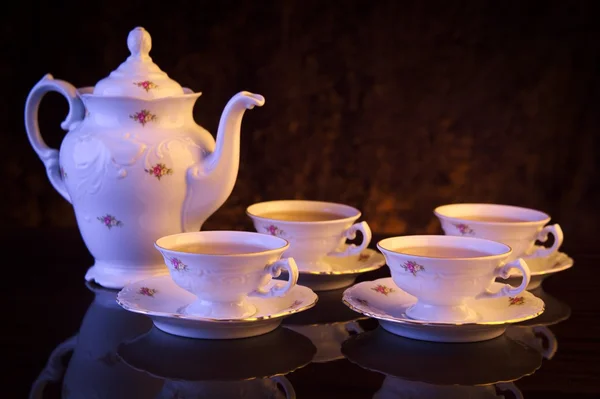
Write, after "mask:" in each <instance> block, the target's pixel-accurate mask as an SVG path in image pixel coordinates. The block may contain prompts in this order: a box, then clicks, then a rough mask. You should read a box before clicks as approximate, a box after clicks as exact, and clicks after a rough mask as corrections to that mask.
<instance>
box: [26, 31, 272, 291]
mask: <svg viewBox="0 0 600 399" xmlns="http://www.w3.org/2000/svg"><path fill="white" fill-rule="evenodd" d="M127 45H128V47H129V50H130V52H131V55H130V56H129V57H128V58H127V60H126V61H125V62H123V63H122V64H121V65H120V66H119V67H118V68H117V69H116V70H115V71H113V72H112V73H111V74H110V75H109V76H108V77H106V78H105V79H103V80H101V81H100V82H98V84H96V86H95V87H86V88H81V89H76V88H75V87H74V86H72V85H71V84H69V83H67V82H65V81H62V80H55V79H54V78H53V77H52V76H51V75H46V76H44V78H42V80H40V81H39V82H38V83H37V84H36V85H35V86H34V87H33V89H32V90H31V92H30V93H29V96H28V97H27V102H26V105H25V126H26V129H27V135H28V137H29V141H30V143H31V145H32V146H33V148H34V150H35V151H36V152H37V154H38V156H39V157H40V159H41V160H42V162H43V163H44V165H45V166H46V172H47V174H48V178H49V179H50V182H51V183H52V185H53V186H54V188H55V189H56V190H57V191H58V192H59V193H60V194H61V195H62V196H63V197H64V198H65V199H66V200H67V201H69V202H70V203H71V204H73V207H74V209H75V216H76V218H77V224H78V226H79V230H80V231H81V234H82V236H83V239H84V241H85V243H86V245H87V247H88V249H89V251H90V252H91V253H92V255H93V256H94V258H95V263H94V265H93V267H91V268H90V269H89V270H88V272H87V273H86V276H85V278H86V280H88V281H91V280H95V281H96V282H97V283H98V284H100V285H102V286H104V287H108V288H122V287H123V286H124V285H126V284H127V283H129V282H131V281H134V280H139V279H143V278H147V277H151V276H155V275H161V274H166V273H168V271H167V269H166V268H165V266H164V263H163V260H162V257H161V255H160V253H159V252H158V251H156V250H154V248H153V244H154V241H155V240H156V239H157V238H159V237H161V236H165V235H169V234H174V233H180V232H187V231H197V230H200V228H201V227H202V224H203V223H204V221H205V220H206V219H207V218H208V217H209V216H210V215H211V214H213V213H214V212H215V211H216V210H217V209H218V208H219V207H220V206H221V205H222V204H223V203H224V202H225V200H226V199H227V198H228V197H229V195H230V194H231V191H232V190H233V186H234V184H235V181H236V178H237V173H238V169H239V155H240V148H239V147H240V127H241V122H242V117H243V115H244V112H245V110H246V109H252V108H253V107H254V106H262V105H263V104H264V102H265V100H264V98H263V97H262V96H261V95H258V94H252V93H249V92H240V93H238V94H236V95H235V96H233V98H231V100H229V102H228V103H227V105H226V106H225V109H224V111H223V114H222V115H221V120H220V123H219V130H218V133H217V139H216V143H215V139H213V137H212V135H211V134H210V133H209V132H208V131H206V130H205V129H204V128H202V127H201V126H199V125H197V124H196V123H195V122H194V119H193V114H192V109H193V107H194V104H195V102H196V100H197V99H198V97H200V95H201V93H199V92H198V93H194V92H192V91H191V90H190V89H187V88H182V87H181V86H180V85H179V84H178V83H177V82H175V81H173V80H171V79H170V78H169V76H168V75H167V74H166V73H165V72H163V71H162V70H161V69H160V68H159V67H158V66H157V65H156V64H155V63H154V62H153V61H152V59H151V58H150V56H149V52H150V48H151V38H150V35H149V34H148V32H147V31H146V30H145V29H144V28H139V27H138V28H135V29H134V30H132V31H131V32H130V33H129V36H128V38H127ZM49 91H56V92H59V93H60V94H62V95H63V96H64V97H65V98H66V99H67V101H68V103H69V113H68V115H67V117H66V119H65V121H64V122H63V123H62V125H61V127H62V128H63V129H64V130H67V131H68V133H67V135H66V137H65V138H64V140H63V142H62V145H61V148H60V152H59V151H57V150H55V149H52V148H49V147H48V146H47V145H46V143H45V142H44V140H43V139H42V137H41V135H40V131H39V127H38V120H37V119H38V108H39V104H40V101H41V100H42V98H43V96H44V95H45V94H46V93H47V92H49Z"/></svg>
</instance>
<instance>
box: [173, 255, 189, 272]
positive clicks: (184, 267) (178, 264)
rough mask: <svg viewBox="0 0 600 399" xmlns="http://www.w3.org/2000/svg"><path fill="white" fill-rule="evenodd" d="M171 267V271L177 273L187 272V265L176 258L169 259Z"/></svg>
mask: <svg viewBox="0 0 600 399" xmlns="http://www.w3.org/2000/svg"><path fill="white" fill-rule="evenodd" d="M171 265H173V269H175V270H177V271H178V272H182V271H185V270H187V265H185V264H184V263H183V262H182V261H181V260H180V259H177V258H173V259H171Z"/></svg>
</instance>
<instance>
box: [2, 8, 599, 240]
mask: <svg viewBox="0 0 600 399" xmlns="http://www.w3.org/2000/svg"><path fill="white" fill-rule="evenodd" d="M157 3H158V2H157ZM159 4H163V5H162V6H160V5H159ZM595 8H596V7H595V2H593V1H590V2H582V1H571V2H566V1H544V2H534V1H526V2H522V1H518V2H507V1H473V2H462V1H450V2H433V1H426V2H403V1H306V0H305V1H300V0H298V1H230V0H228V1H216V0H211V1H197V0H196V1H187V2H179V1H169V2H160V3H158V4H155V3H153V2H151V1H106V2H90V3H89V4H87V3H86V2H81V1H77V2H75V1H73V2H64V1H63V2H61V1H54V2H45V5H37V4H36V3H33V2H20V3H16V4H15V3H11V5H10V6H7V8H6V9H5V10H4V12H3V17H2V20H3V21H2V23H1V24H0V26H1V28H2V40H1V46H2V47H1V48H0V52H1V54H2V62H1V63H0V71H1V72H2V78H3V80H2V82H3V86H4V87H3V93H4V95H2V96H1V97H0V99H1V100H0V101H1V104H0V107H1V109H2V112H0V118H2V119H0V124H1V126H2V127H3V129H4V132H3V133H2V134H1V135H0V146H1V148H2V149H3V152H2V179H3V183H4V184H3V187H4V189H3V190H2V191H3V195H2V201H3V206H2V207H1V209H2V211H1V215H0V217H1V220H2V223H3V225H4V226H7V227H9V228H12V227H18V226H63V227H73V228H75V220H74V216H73V212H72V210H71V208H70V205H69V204H68V203H67V202H66V201H64V200H63V199H62V198H61V197H60V196H59V195H58V194H57V193H56V192H54V190H53V189H52V187H51V185H50V183H49V182H47V180H46V177H45V171H44V168H43V166H42V164H41V162H40V161H39V160H38V159H37V157H36V156H35V153H34V152H33V150H32V149H31V148H30V147H29V144H28V142H27V139H26V135H25V131H24V126H23V118H22V115H23V107H24V102H25V98H26V96H27V93H28V91H29V90H30V88H31V87H32V86H33V85H34V84H35V83H36V82H37V80H39V79H40V78H41V77H42V76H43V75H44V74H45V73H48V72H49V73H52V74H53V75H54V76H55V77H56V78H59V79H65V80H68V81H70V82H71V83H73V84H74V85H75V86H78V87H81V86H89V85H93V84H95V82H97V81H98V80H99V79H101V78H103V77H105V76H106V75H107V74H108V73H109V72H110V71H112V70H113V69H114V68H116V67H117V66H118V65H119V64H120V63H121V62H122V61H123V60H124V59H125V58H126V57H127V55H128V50H127V46H126V38H127V34H128V32H129V31H130V30H131V29H132V28H134V27H135V26H138V25H140V26H144V27H145V28H146V29H148V30H149V32H150V33H151V35H152V38H153V50H152V53H151V56H152V57H153V59H154V61H155V62H156V63H157V64H158V65H159V66H160V67H161V68H162V69H163V70H165V71H166V72H167V73H168V74H169V75H170V76H171V77H172V78H174V79H175V80H177V81H178V82H180V83H181V84H182V85H184V86H188V87H190V88H192V89H194V90H196V91H202V92H203V93H204V95H203V96H202V97H201V98H200V100H199V102H198V104H197V106H196V109H195V117H196V120H197V122H198V123H200V124H202V125H203V126H205V127H206V128H207V129H209V130H210V131H211V132H215V131H216V126H217V123H218V120H219V116H220V113H221V110H222V108H223V106H224V105H225V103H226V102H227V100H228V99H229V98H230V97H231V96H232V95H233V94H235V93H236V92H237V91H240V90H244V89H245V90H250V91H253V92H257V93H261V94H263V95H264V96H265V97H266V105H265V106H264V107H263V108H258V109H255V110H253V111H251V112H249V113H247V114H246V117H245V119H244V122H243V126H242V128H243V131H242V155H241V169H240V173H239V177H238V181H237V183H236V186H235V189H234V191H233V194H232V195H231V197H230V198H229V200H228V201H227V202H226V203H225V205H224V206H223V207H222V208H221V209H220V210H219V211H218V212H217V213H216V214H214V215H213V217H211V218H210V219H209V221H208V222H207V223H206V224H205V228H206V229H212V228H218V229H223V228H227V229H229V228H245V229H250V228H251V225H250V223H249V220H247V218H246V216H245V213H244V210H245V208H246V206H247V205H249V204H251V203H253V202H255V201H260V200H267V199H278V198H306V199H319V200H331V201H339V202H345V203H348V204H351V205H354V206H357V207H359V208H360V209H362V210H363V212H364V217H365V219H366V220H367V221H368V222H369V223H370V225H371V226H372V229H373V230H374V231H376V232H378V233H384V234H396V233H400V234H402V233H423V232H428V233H435V232H438V231H439V230H438V229H439V226H438V223H437V221H436V220H435V218H434V216H433V214H432V209H433V208H434V207H435V206H437V205H441V204H444V203H449V202H466V201H480V202H498V203H508V204H516V205H523V206H529V207H535V208H539V209H542V210H545V211H547V212H548V213H550V214H551V215H552V216H553V219H554V220H555V221H558V222H560V223H561V225H562V227H563V230H565V234H566V241H565V244H567V243H569V247H573V246H577V247H579V248H582V249H583V248H586V249H587V248H592V247H593V246H594V242H593V240H592V236H593V235H595V233H596V228H595V226H596V223H597V222H598V217H597V216H598V212H597V209H596V208H597V206H598V203H599V199H600V196H599V194H598V193H599V190H598V180H599V179H598V157H597V156H596V153H597V148H598V133H597V132H598V129H599V128H600V120H599V117H598V115H599V113H598V110H599V108H600V87H599V76H598V71H599V70H600V69H599V67H600V59H599V55H600V47H599V44H598V43H599V39H600V35H598V33H595V32H594V30H593V24H594V23H597V21H598V20H599V19H598V16H599V14H598V13H597V12H596V9H595ZM66 109H67V108H66V103H65V102H64V101H63V100H62V99H61V98H60V97H59V96H58V95H49V96H47V99H46V100H45V101H44V104H43V105H42V110H41V113H40V120H41V125H42V130H43V133H44V136H45V137H46V140H47V141H48V142H49V143H50V144H52V145H54V146H58V145H59V144H60V140H61V139H62V136H63V135H64V132H62V131H61V130H60V128H59V123H60V122H61V121H62V119H63V118H64V116H65V115H66ZM569 237H572V241H570V242H569ZM574 237H577V239H575V238H574ZM575 241H576V242H575Z"/></svg>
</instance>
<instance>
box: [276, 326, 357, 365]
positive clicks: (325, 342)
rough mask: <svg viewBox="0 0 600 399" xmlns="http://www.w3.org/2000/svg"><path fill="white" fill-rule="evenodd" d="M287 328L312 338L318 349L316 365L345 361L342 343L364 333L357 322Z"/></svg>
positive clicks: (315, 359)
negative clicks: (354, 335) (351, 336)
mask: <svg viewBox="0 0 600 399" xmlns="http://www.w3.org/2000/svg"><path fill="white" fill-rule="evenodd" d="M286 328H289V329H290V330H293V331H296V332H297V333H300V334H302V335H304V336H305V337H308V338H310V340H311V341H312V343H313V344H314V345H315V346H316V347H317V353H316V354H315V357H314V358H313V360H312V361H313V362H314V363H325V362H331V361H334V360H339V359H343V358H344V355H343V354H342V350H341V347H342V343H343V342H344V341H345V340H346V339H347V338H348V337H349V336H350V335H353V334H360V333H361V332H363V329H362V327H361V326H360V325H359V324H358V322H357V321H346V322H339V323H331V324H312V325H286Z"/></svg>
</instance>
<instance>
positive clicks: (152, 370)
mask: <svg viewBox="0 0 600 399" xmlns="http://www.w3.org/2000/svg"><path fill="white" fill-rule="evenodd" d="M315 352H316V348H315V346H314V345H313V344H312V343H311V341H310V339H308V338H306V337H305V336H303V335H301V334H298V333H296V332H294V331H290V330H288V329H286V328H279V329H277V330H275V331H273V332H270V333H268V334H264V335H260V336H258V337H253V338H246V339H240V340H211V341H207V340H195V339H189V338H183V337H177V336H174V335H170V334H167V333H164V332H162V331H160V330H159V329H157V328H153V329H152V330H150V331H149V332H148V333H146V334H144V335H141V336H139V337H138V338H135V339H134V340H132V341H129V342H126V343H123V344H121V345H120V346H119V348H118V351H117V354H118V355H119V357H120V358H121V359H123V361H124V362H125V363H127V364H128V365H129V366H130V367H132V368H134V369H136V370H140V371H145V372H146V373H148V374H151V375H152V376H156V377H158V378H163V379H169V380H184V381H231V380H238V381H239V380H246V379H254V378H265V377H271V376H275V375H281V374H286V373H289V372H292V371H294V370H296V369H298V368H300V367H303V366H305V365H307V364H308V363H310V361H311V360H312V358H313V356H314V354H315Z"/></svg>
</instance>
